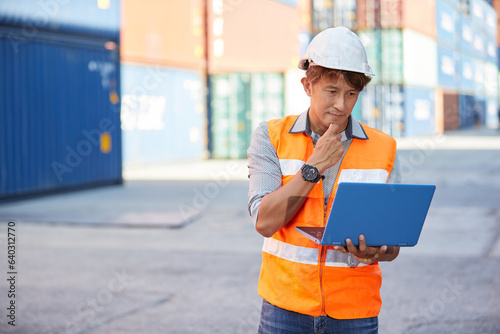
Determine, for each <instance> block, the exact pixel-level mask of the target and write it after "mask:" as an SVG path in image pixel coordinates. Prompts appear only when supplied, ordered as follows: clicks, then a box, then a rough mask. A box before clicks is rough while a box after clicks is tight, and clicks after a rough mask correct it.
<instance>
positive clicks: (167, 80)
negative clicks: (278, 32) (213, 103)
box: [121, 64, 205, 164]
mask: <svg viewBox="0 0 500 334" xmlns="http://www.w3.org/2000/svg"><path fill="white" fill-rule="evenodd" d="M203 82H204V81H203V75H202V74H201V73H200V72H197V71H184V70H179V69H171V68H163V67H159V66H144V65H137V64H124V65H122V93H123V98H122V117H121V119H122V130H123V143H124V145H123V146H124V151H123V158H124V159H123V161H124V163H125V164H133V163H151V162H163V161H188V160H199V159H200V158H201V157H202V154H203V149H204V145H205V142H204V137H205V130H204V129H203V119H204V98H203Z"/></svg>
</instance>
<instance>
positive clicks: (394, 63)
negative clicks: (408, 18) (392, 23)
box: [380, 29, 404, 85]
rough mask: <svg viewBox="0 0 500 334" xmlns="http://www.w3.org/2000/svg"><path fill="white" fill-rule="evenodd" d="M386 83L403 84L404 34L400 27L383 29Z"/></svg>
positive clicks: (383, 69) (383, 71)
mask: <svg viewBox="0 0 500 334" xmlns="http://www.w3.org/2000/svg"><path fill="white" fill-rule="evenodd" d="M381 72H382V73H381V74H382V75H381V78H380V80H381V82H382V83H384V84H396V85H401V84H403V80H404V79H403V36H402V31H401V30H399V29H382V71H381Z"/></svg>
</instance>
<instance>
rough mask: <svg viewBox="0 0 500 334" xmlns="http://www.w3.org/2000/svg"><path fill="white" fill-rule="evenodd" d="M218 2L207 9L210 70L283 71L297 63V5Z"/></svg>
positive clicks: (264, 0) (265, 0)
mask: <svg viewBox="0 0 500 334" xmlns="http://www.w3.org/2000/svg"><path fill="white" fill-rule="evenodd" d="M217 3H218V4H219V5H220V6H218V7H217V6H215V7H214V6H210V9H211V10H210V13H209V14H210V17H209V22H210V24H209V26H210V27H212V28H213V29H211V31H209V33H210V34H209V55H210V57H209V58H210V63H209V68H210V73H211V74H223V73H227V72H231V71H239V72H277V73H283V72H285V71H287V70H288V69H290V68H291V67H296V66H297V61H298V59H297V54H298V52H299V50H300V41H299V38H298V37H299V34H300V32H301V23H300V16H301V14H300V10H299V7H298V6H297V7H294V6H289V5H285V4H282V3H279V2H276V1H273V0H253V1H222V0H221V1H217ZM257 23H258V24H257ZM250 27H251V28H250ZM175 31H177V29H175Z"/></svg>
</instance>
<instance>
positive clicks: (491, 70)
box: [484, 62, 498, 98]
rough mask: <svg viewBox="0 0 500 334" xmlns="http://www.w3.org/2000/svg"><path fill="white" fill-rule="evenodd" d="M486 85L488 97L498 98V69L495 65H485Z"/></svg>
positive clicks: (487, 63) (488, 63)
mask: <svg viewBox="0 0 500 334" xmlns="http://www.w3.org/2000/svg"><path fill="white" fill-rule="evenodd" d="M484 85H485V95H486V97H494V98H498V67H497V65H496V64H494V63H490V62H486V63H485V64H484Z"/></svg>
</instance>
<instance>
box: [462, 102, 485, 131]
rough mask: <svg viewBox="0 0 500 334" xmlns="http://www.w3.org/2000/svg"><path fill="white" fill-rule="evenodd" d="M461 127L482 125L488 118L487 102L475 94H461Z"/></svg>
mask: <svg viewBox="0 0 500 334" xmlns="http://www.w3.org/2000/svg"><path fill="white" fill-rule="evenodd" d="M459 103H460V128H462V129H463V128H470V127H472V126H474V125H476V126H478V125H482V124H484V122H485V118H486V102H485V100H484V99H481V98H476V97H475V96H473V95H460V96H459Z"/></svg>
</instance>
